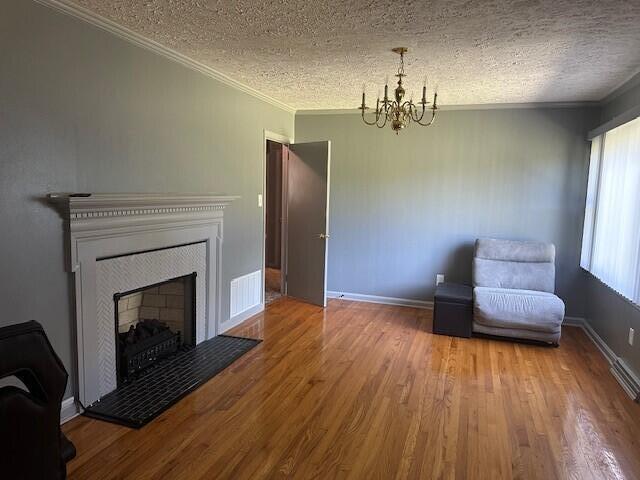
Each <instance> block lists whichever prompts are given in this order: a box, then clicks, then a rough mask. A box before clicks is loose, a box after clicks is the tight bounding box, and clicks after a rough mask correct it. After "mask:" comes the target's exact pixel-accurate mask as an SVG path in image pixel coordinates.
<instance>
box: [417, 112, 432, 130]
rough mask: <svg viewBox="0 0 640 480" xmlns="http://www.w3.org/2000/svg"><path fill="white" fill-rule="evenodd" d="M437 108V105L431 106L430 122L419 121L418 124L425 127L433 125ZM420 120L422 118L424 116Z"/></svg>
mask: <svg viewBox="0 0 640 480" xmlns="http://www.w3.org/2000/svg"><path fill="white" fill-rule="evenodd" d="M436 110H437V107H431V120H429V122H427V123H422V122H417V123H418V125H422V126H423V127H430V126H431V125H433V122H434V121H435V119H436ZM420 120H422V118H421V119H420Z"/></svg>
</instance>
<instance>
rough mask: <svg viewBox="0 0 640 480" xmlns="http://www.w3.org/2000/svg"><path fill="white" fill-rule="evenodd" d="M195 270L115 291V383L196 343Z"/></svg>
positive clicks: (124, 380)
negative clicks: (125, 290) (175, 276)
mask: <svg viewBox="0 0 640 480" xmlns="http://www.w3.org/2000/svg"><path fill="white" fill-rule="evenodd" d="M195 280H196V273H195V272H194V273H192V274H190V275H185V276H183V277H178V278H174V279H171V280H167V281H164V282H161V283H156V284H154V285H149V286H146V287H142V288H138V289H136V290H130V291H128V292H124V293H117V294H115V295H114V301H115V317H116V318H115V327H116V328H115V335H116V363H117V372H118V384H120V383H122V382H126V381H128V380H130V379H131V378H132V376H134V375H136V374H137V373H139V372H141V371H143V370H145V369H146V368H148V367H150V366H152V365H153V364H154V363H156V362H157V361H158V360H161V359H162V358H165V357H168V356H170V355H172V354H174V353H176V352H178V351H180V350H182V349H185V348H190V347H193V346H195V343H196V337H195V317H196V315H195V306H196V298H195V294H196V289H195Z"/></svg>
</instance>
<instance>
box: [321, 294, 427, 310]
mask: <svg viewBox="0 0 640 480" xmlns="http://www.w3.org/2000/svg"><path fill="white" fill-rule="evenodd" d="M327 297H329V298H341V299H343V300H353V301H355V302H369V303H382V304H383V305H398V306H401V307H413V308H426V309H433V302H430V301H426V300H414V299H411V298H397V297H381V296H378V295H364V294H362V293H349V292H327Z"/></svg>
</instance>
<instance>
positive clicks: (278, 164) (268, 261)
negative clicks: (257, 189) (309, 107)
mask: <svg viewBox="0 0 640 480" xmlns="http://www.w3.org/2000/svg"><path fill="white" fill-rule="evenodd" d="M283 154H284V147H283V145H282V144H281V143H278V142H276V141H273V140H269V139H267V158H266V170H265V177H266V178H265V180H266V181H265V201H264V206H265V236H264V242H265V245H264V249H265V273H264V275H265V279H264V303H265V304H269V303H271V302H273V301H275V300H277V299H279V298H280V297H282V296H283V295H285V293H286V285H285V278H286V277H285V274H284V272H285V271H286V266H285V249H284V241H285V235H284V228H283V226H284V217H285V211H286V197H285V193H286V192H285V182H284V181H283V179H284V161H283Z"/></svg>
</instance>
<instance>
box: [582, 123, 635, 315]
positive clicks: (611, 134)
mask: <svg viewBox="0 0 640 480" xmlns="http://www.w3.org/2000/svg"><path fill="white" fill-rule="evenodd" d="M580 265H581V266H582V267H583V268H585V269H587V270H589V271H590V272H591V273H592V274H593V275H595V276H596V277H597V278H599V279H600V280H601V281H602V282H604V283H606V284H607V285H609V286H610V287H611V288H613V289H614V290H616V291H618V292H619V293H621V294H622V295H624V296H625V297H627V298H629V299H631V300H632V301H634V302H635V303H638V304H640V118H636V119H635V120H632V121H630V122H628V123H625V124H624V125H621V126H619V127H617V128H614V129H612V130H609V131H608V132H606V133H604V134H602V135H599V136H597V137H595V138H594V139H593V140H592V143H591V161H590V165H589V184H588V187H587V203H586V208H585V215H584V232H583V244H582V258H581V261H580Z"/></svg>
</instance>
